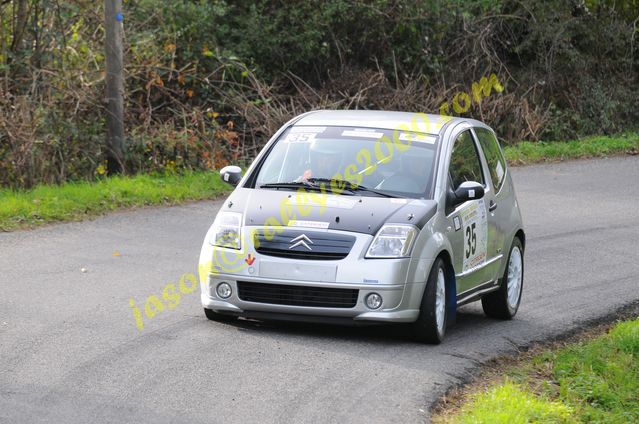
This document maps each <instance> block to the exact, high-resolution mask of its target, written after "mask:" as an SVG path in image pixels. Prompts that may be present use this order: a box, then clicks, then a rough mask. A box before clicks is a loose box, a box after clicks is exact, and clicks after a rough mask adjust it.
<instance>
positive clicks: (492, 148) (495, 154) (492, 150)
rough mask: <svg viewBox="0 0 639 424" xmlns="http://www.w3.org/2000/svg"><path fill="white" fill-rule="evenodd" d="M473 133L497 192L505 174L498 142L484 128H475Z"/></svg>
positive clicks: (504, 165)
mask: <svg viewBox="0 0 639 424" xmlns="http://www.w3.org/2000/svg"><path fill="white" fill-rule="evenodd" d="M475 133H476V134H477V138H478V139H479V144H480V145H481V149H482V150H483V151H484V155H485V156H486V162H487V163H488V170H489V171H490V178H491V179H492V180H493V187H495V192H498V191H499V190H500V189H501V186H502V185H503V184H504V177H505V176H506V161H505V160H504V156H503V155H502V154H501V149H500V148H499V143H497V139H496V138H495V135H494V134H493V133H492V131H489V130H487V129H485V128H475Z"/></svg>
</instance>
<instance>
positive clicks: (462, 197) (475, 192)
mask: <svg viewBox="0 0 639 424" xmlns="http://www.w3.org/2000/svg"><path fill="white" fill-rule="evenodd" d="M482 197H484V186H483V185H481V184H479V183H478V182H476V181H464V182H463V183H461V184H460V185H459V187H457V190H455V191H454V192H453V191H449V193H448V204H449V206H450V207H453V208H454V207H455V206H457V205H459V204H461V203H464V202H466V201H468V200H478V199H481V198H482Z"/></svg>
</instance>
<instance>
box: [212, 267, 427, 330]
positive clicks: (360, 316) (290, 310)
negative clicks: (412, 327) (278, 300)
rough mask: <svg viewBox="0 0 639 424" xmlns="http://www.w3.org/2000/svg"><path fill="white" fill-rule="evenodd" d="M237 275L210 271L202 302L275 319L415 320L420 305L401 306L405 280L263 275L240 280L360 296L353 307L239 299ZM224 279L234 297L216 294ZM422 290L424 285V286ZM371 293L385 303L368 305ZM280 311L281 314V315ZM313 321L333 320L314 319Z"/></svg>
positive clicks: (243, 314)
mask: <svg viewBox="0 0 639 424" xmlns="http://www.w3.org/2000/svg"><path fill="white" fill-rule="evenodd" d="M237 281H238V280H237V276H236V275H223V274H218V275H209V278H208V281H207V282H206V284H205V285H204V286H203V289H202V293H201V300H202V306H204V307H205V308H207V309H212V310H214V311H216V312H225V313H232V314H235V315H239V316H247V317H255V318H259V317H260V316H263V317H265V318H273V319H278V318H281V319H290V320H296V319H298V318H300V320H303V319H301V316H302V315H304V316H308V317H330V318H336V319H338V318H339V319H341V320H339V321H346V320H348V319H350V320H353V321H379V322H413V321H415V320H416V319H417V316H418V315H419V309H405V308H402V307H401V305H402V298H403V296H404V291H405V290H404V288H405V285H404V284H395V285H388V284H385V285H361V284H358V285H356V286H355V285H353V284H339V283H332V284H327V283H318V282H308V281H296V280H287V281H285V282H284V281H280V280H278V281H275V280H271V279H263V278H247V277H242V280H241V281H250V282H256V283H263V284H282V283H285V284H288V285H293V286H305V287H323V288H349V289H357V290H358V291H359V293H358V296H357V302H356V304H355V306H354V307H352V308H327V307H309V306H294V305H280V304H273V303H262V302H250V301H245V300H242V299H240V296H239V293H238V286H237ZM221 282H226V283H228V284H229V285H230V286H231V288H232V289H233V293H232V294H231V297H229V298H228V299H221V298H220V297H218V296H217V293H216V292H215V289H216V287H217V285H218V284H219V283H221ZM422 290H423V289H422ZM370 293H377V294H379V295H381V296H382V299H383V302H382V306H380V307H379V308H378V309H375V310H372V309H369V308H368V307H367V306H366V303H365V299H366V296H367V295H368V294H370ZM254 312H260V313H263V314H255V313H254ZM278 315H280V316H279V317H278ZM312 321H330V320H321V319H313V320H312ZM335 321H338V320H335Z"/></svg>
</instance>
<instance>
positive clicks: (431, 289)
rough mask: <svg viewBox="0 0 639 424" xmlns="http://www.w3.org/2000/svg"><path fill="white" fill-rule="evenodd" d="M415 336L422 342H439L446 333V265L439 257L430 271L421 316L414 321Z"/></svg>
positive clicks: (420, 311)
mask: <svg viewBox="0 0 639 424" xmlns="http://www.w3.org/2000/svg"><path fill="white" fill-rule="evenodd" d="M412 330H413V338H414V339H415V340H416V341H419V342H422V343H431V344H439V343H441V342H442V340H444V334H445V333H446V266H445V264H444V261H443V260H442V259H441V258H437V260H436V261H435V263H434V264H433V268H432V269H431V271H430V274H429V276H428V280H427V282H426V288H425V289H424V295H423V296H422V304H421V307H420V310H419V317H418V318H417V321H415V322H414V323H413V328H412Z"/></svg>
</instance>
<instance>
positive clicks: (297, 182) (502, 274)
mask: <svg viewBox="0 0 639 424" xmlns="http://www.w3.org/2000/svg"><path fill="white" fill-rule="evenodd" d="M220 173H221V177H222V179H223V180H224V181H226V182H227V183H229V184H232V185H234V186H236V188H235V190H234V191H233V192H232V193H231V195H230V196H229V197H228V199H226V201H225V202H224V203H223V205H222V207H221V209H220V211H219V212H218V214H217V216H216V218H215V220H214V222H213V224H212V225H211V227H210V229H209V231H208V232H207V234H206V237H205V240H204V243H203V245H202V250H201V254H200V264H199V265H200V266H199V273H200V286H201V300H202V305H203V306H204V311H205V314H206V316H207V317H208V318H209V319H211V320H216V321H227V320H233V319H236V318H237V317H247V318H253V319H259V320H270V319H276V320H277V319H281V320H295V321H320V322H328V323H350V324H358V323H360V324H363V323H404V325H406V326H410V333H411V334H412V335H413V336H414V338H415V339H416V340H418V341H422V342H427V343H440V342H441V341H442V340H443V338H444V335H445V331H446V327H447V326H448V325H450V324H452V323H453V322H454V320H455V314H456V310H457V307H458V306H460V305H463V304H466V303H469V302H473V301H477V300H481V303H482V306H483V310H484V312H485V313H486V315H488V316H491V317H495V318H500V319H511V318H512V317H514V316H515V314H516V313H517V310H518V308H519V305H520V302H521V295H522V288H523V278H524V247H525V243H526V238H525V234H524V230H523V224H522V218H521V213H520V210H519V205H518V202H517V198H516V195H515V190H514V187H513V182H512V180H511V176H510V173H509V170H508V167H507V165H506V161H505V159H504V156H503V153H502V150H501V148H500V146H499V143H498V141H497V138H496V135H495V133H494V131H493V130H492V129H490V128H489V127H488V126H486V125H485V124H483V123H482V122H479V121H476V120H473V119H466V118H452V117H446V116H439V115H427V114H422V113H408V112H387V111H313V112H309V113H305V114H302V115H300V116H298V117H296V118H294V119H292V120H291V121H289V122H288V123H286V124H285V125H284V126H282V127H281V128H280V129H279V130H278V131H277V132H276V133H275V134H274V135H273V137H272V138H271V139H270V140H269V142H268V143H267V144H266V146H265V147H264V149H263V150H262V151H261V152H260V153H259V155H258V156H257V158H256V159H255V160H254V161H253V163H252V164H251V166H250V167H249V168H248V169H247V170H246V172H245V173H244V175H243V174H242V169H241V168H240V167H237V166H228V167H225V168H224V169H222V170H221V171H220Z"/></svg>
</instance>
